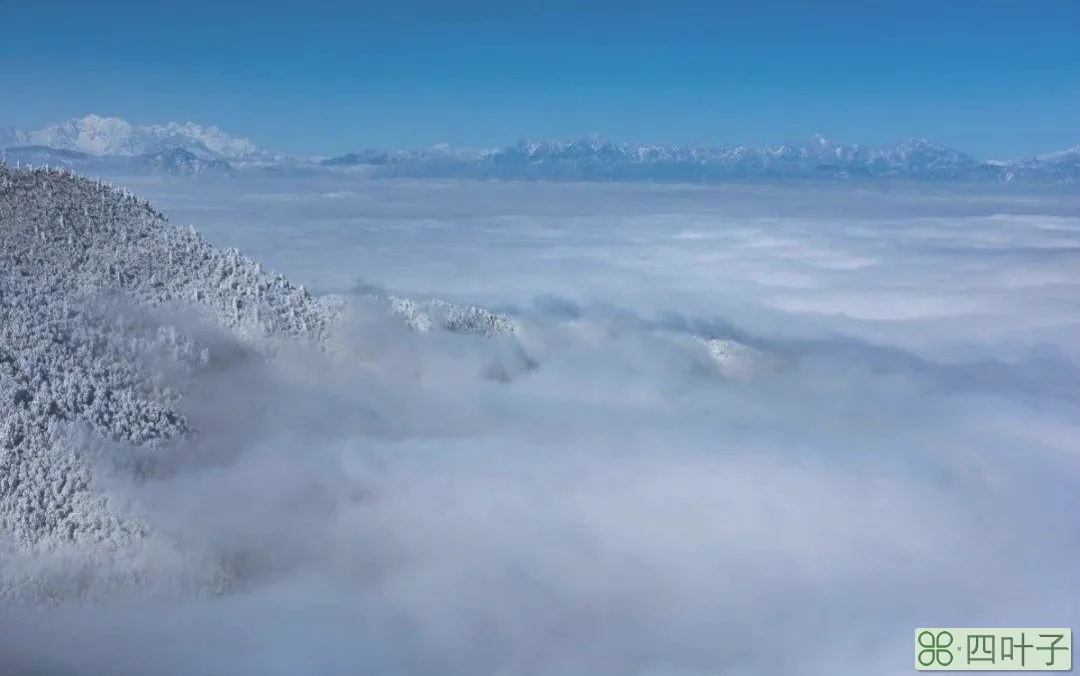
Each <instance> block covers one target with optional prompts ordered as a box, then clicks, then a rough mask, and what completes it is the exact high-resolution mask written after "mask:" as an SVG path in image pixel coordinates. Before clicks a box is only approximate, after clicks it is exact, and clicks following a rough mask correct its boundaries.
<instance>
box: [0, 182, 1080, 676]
mask: <svg viewBox="0 0 1080 676" xmlns="http://www.w3.org/2000/svg"><path fill="white" fill-rule="evenodd" d="M189 185H190V184H170V183H154V184H147V185H145V186H143V188H144V190H143V192H144V193H146V194H147V195H148V196H150V197H153V198H155V201H156V202H158V203H159V204H160V205H162V206H163V207H164V208H165V209H166V211H168V212H169V213H170V214H171V216H172V220H173V221H174V222H180V223H187V222H189V221H191V222H194V223H196V225H199V226H200V227H201V228H202V229H203V230H204V231H205V232H206V234H207V235H208V236H209V237H210V238H211V239H212V240H214V241H217V242H219V243H221V244H223V245H230V246H231V245H237V246H240V247H241V248H242V249H244V250H245V251H247V252H249V253H251V254H253V255H255V256H256V257H259V258H261V259H263V260H265V261H266V262H267V263H268V264H270V265H272V266H273V267H277V268H280V269H282V270H283V271H285V272H286V273H288V274H290V275H291V276H293V277H294V278H295V279H297V281H300V282H303V283H306V284H308V285H309V287H311V288H315V289H320V288H321V289H326V290H335V291H341V290H346V289H349V288H351V287H353V286H354V285H356V284H357V283H358V281H360V280H363V281H365V282H374V283H378V284H384V285H385V286H386V287H388V288H389V289H391V290H392V291H394V292H402V293H407V294H419V295H423V294H437V295H440V296H443V297H449V298H451V299H465V300H472V301H479V302H484V303H488V304H491V305H502V306H505V307H513V308H515V309H516V310H517V311H518V312H519V314H520V315H521V317H522V318H523V321H524V322H525V325H526V328H525V329H524V337H523V344H524V345H525V346H526V349H527V350H528V351H530V352H531V354H532V355H533V356H534V357H535V358H536V359H537V360H538V361H539V368H538V369H536V370H535V371H533V372H531V373H528V374H527V375H524V376H522V377H519V378H517V379H515V380H513V381H511V382H509V383H500V382H493V381H491V380H488V379H485V378H482V377H480V375H479V373H480V371H481V370H482V369H483V368H484V366H485V365H486V364H488V363H489V362H490V361H491V360H493V359H502V360H513V359H514V358H515V357H514V353H513V351H512V350H510V347H509V346H507V345H505V344H500V343H499V342H498V341H496V342H490V341H486V340H484V339H473V338H468V337H462V336H450V335H444V334H438V333H433V334H412V333H407V332H403V331H401V330H400V329H399V328H397V327H395V326H393V325H391V324H388V323H385V322H384V321H383V320H381V319H379V318H378V317H376V316H374V315H367V314H364V313H363V312H362V311H358V312H359V313H360V314H359V315H358V317H357V321H356V322H355V323H354V324H353V325H351V326H349V327H348V328H347V330H345V332H344V333H343V335H342V336H341V337H340V341H341V345H342V346H343V352H342V354H343V355H345V356H346V357H347V359H345V360H344V361H342V362H338V363H333V364H327V363H325V362H324V361H321V359H320V358H317V357H313V356H310V355H307V356H303V355H295V356H292V357H288V358H286V359H284V360H283V361H282V362H281V363H279V364H277V365H275V366H272V367H265V368H262V369H259V370H256V371H254V372H250V371H247V372H241V371H237V372H235V373H231V374H225V375H223V376H221V377H220V378H218V379H217V380H215V381H213V382H207V383H205V388H204V390H203V392H202V395H201V399H200V400H199V401H198V402H196V403H197V405H193V408H192V410H193V411H194V415H195V418H196V422H197V423H201V426H202V427H203V428H204V429H208V430H211V431H213V432H215V433H213V434H210V435H208V437H207V438H206V439H205V440H204V441H203V445H202V446H201V447H199V448H197V449H193V450H191V452H190V453H191V454H190V455H188V456H184V457H176V458H172V460H173V461H175V463H176V466H177V470H176V472H175V473H174V474H173V475H171V476H170V477H168V478H166V479H163V480H161V481H157V482H151V483H147V484H144V485H141V486H132V485H130V484H128V483H125V482H124V480H123V478H122V477H114V478H113V482H112V483H111V484H110V486H111V490H114V491H116V494H117V496H122V497H123V498H124V499H130V500H134V501H136V503H138V504H140V505H142V506H143V508H144V509H145V510H146V512H147V514H148V518H149V519H150V521H151V522H152V523H154V524H156V525H157V526H158V528H159V529H160V530H161V532H162V533H164V534H165V536H167V538H169V542H170V544H169V546H168V547H165V546H162V547H161V548H160V549H155V548H154V547H153V546H151V547H149V548H148V549H147V550H146V551H142V552H139V553H138V555H139V556H140V557H142V558H141V559H140V560H138V561H129V562H128V563H130V564H131V565H132V567H133V568H137V569H138V570H140V571H143V572H148V574H149V575H150V578H151V583H152V584H151V585H150V587H149V589H150V591H147V592H145V594H144V595H143V596H141V597H140V598H136V599H130V598H119V597H117V598H113V599H110V600H108V601H102V602H100V603H98V604H96V605H93V606H91V607H89V608H86V609H83V610H81V611H80V610H74V609H66V608H65V609H54V610H51V611H49V610H38V611H34V612H29V611H23V610H20V611H19V612H18V614H17V615H13V614H12V613H6V612H0V652H2V653H3V654H5V655H11V656H12V657H11V658H10V659H11V660H17V659H25V660H26V664H39V663H41V660H43V659H46V658H47V659H50V660H53V661H54V664H61V663H64V662H65V661H66V663H67V664H66V667H67V668H69V669H70V670H71V673H97V672H93V671H92V670H91V667H93V668H100V669H111V670H112V673H117V674H122V673H148V672H152V673H157V674H173V673H175V674H196V673H198V674H201V673H231V674H277V673H280V674H299V673H322V674H337V673H341V674H345V673H357V672H374V671H377V672H380V673H385V674H424V675H427V674H440V675H441V674H463V675H464V674H470V675H471V674H491V675H494V674H500V675H501V674H514V675H516V674H551V673H563V674H571V673H573V674H584V673H589V674H596V675H600V676H605V675H611V676H614V675H616V674H630V673H646V672H655V671H657V670H664V669H668V670H671V671H684V672H685V671H687V670H689V671H697V672H699V673H700V672H703V673H725V674H726V673H739V674H770V673H791V674H795V673H805V674H815V675H816V674H862V673H877V674H883V675H886V676H888V675H889V674H900V673H908V672H909V671H910V669H911V659H912V656H911V654H910V645H911V637H912V633H913V631H914V628H915V627H916V626H919V625H923V626H926V625H929V626H995V625H1004V626H1020V625H1027V626H1069V625H1070V624H1076V622H1075V621H1076V620H1077V619H1078V616H1077V607H1076V599H1077V598H1080V596H1078V595H1077V590H1076V587H1075V582H1074V574H1073V572H1072V571H1073V570H1074V562H1075V560H1076V553H1077V545H1078V544H1080V543H1078V538H1080V535H1078V533H1080V531H1078V530H1077V528H1076V519H1075V514H1077V511H1076V510H1077V507H1078V506H1080V505H1078V504H1077V502H1078V499H1077V498H1076V497H1075V496H1076V495H1077V494H1078V493H1077V488H1080V462H1078V458H1080V455H1078V453H1080V446H1078V445H1077V442H1076V439H1080V416H1078V415H1076V414H1077V408H1078V407H1080V378H1078V377H1077V376H1078V374H1080V355H1078V354H1077V353H1076V352H1075V350H1076V348H1075V337H1076V335H1078V334H1077V329H1078V328H1080V306H1077V305H1076V303H1075V298H1077V297H1078V295H1077V294H1078V292H1080V265H1078V263H1080V218H1078V217H1076V215H1075V214H1076V212H1075V201H1074V198H1070V197H1068V196H1065V197H1053V196H1043V197H1040V198H1038V199H1032V200H1028V201H1021V200H1019V199H1014V198H1011V197H1007V196H994V195H986V194H982V195H957V196H956V197H955V199H952V200H943V199H942V196H941V195H940V194H934V195H927V194H919V193H895V192H894V193H888V194H885V193H882V194H872V193H869V194H868V193H860V192H855V191H851V192H844V191H826V192H824V193H817V194H815V193H810V192H806V191H791V190H780V189H776V190H764V189H760V188H700V189H686V188H666V187H644V186H618V185H615V186H579V185H545V184H539V185H532V184H484V183H464V184H452V183H451V184H446V183H440V184H426V183H390V182H382V183H380V182H375V183H354V184H350V185H348V186H343V185H338V184H337V183H331V184H327V183H320V184H310V183H305V182H294V183H268V184H263V185H260V184H253V183H238V184H233V185H230V186H229V187H228V188H215V187H212V186H211V187H207V186H204V187H202V188H199V192H189V191H193V190H195V189H194V188H190V187H188V186H189ZM238 186H239V187H238ZM245 191H248V192H245ZM268 196H273V197H274V199H273V200H269V199H262V198H265V197H268ZM255 198H258V199H255ZM1013 212H1016V215H1015V216H1014V215H1012V214H1013ZM690 233H693V234H692V235H691V234H690ZM690 335H698V336H701V337H704V338H734V339H738V340H741V341H744V342H747V343H749V344H751V345H753V346H754V347H756V348H759V349H761V350H764V351H765V352H768V353H770V354H772V355H775V356H776V357H777V358H778V359H780V360H782V362H783V364H784V368H780V369H777V370H775V371H773V370H770V371H769V375H766V376H763V377H760V378H756V379H751V380H749V381H727V380H723V379H718V378H715V377H711V376H709V375H708V374H707V373H703V372H702V371H701V370H700V369H698V368H697V367H696V365H697V364H698V362H697V361H696V359H697V358H698V357H697V353H696V352H694V351H693V350H691V349H690V348H689V347H687V345H688V344H687V343H686V342H685V338H686V337H688V336H690ZM177 543H178V544H177ZM206 561H214V562H221V561H229V562H230V565H231V569H232V571H233V572H234V573H235V575H236V576H237V580H238V581H240V582H243V584H242V585H241V586H240V587H239V589H238V590H237V591H236V592H235V593H234V594H232V595H231V596H227V597H224V598H220V599H193V598H186V599H183V600H177V599H176V598H175V594H170V593H166V591H165V588H166V587H168V586H169V584H171V582H172V581H174V579H178V578H179V577H180V576H181V575H189V574H191V573H192V571H194V573H195V574H198V573H199V572H200V570H201V569H200V565H203V563H205V562H206ZM122 563H123V562H122ZM55 565H61V564H55ZM117 565H121V564H117ZM9 570H10V569H9ZM20 656H23V657H21V658H20ZM804 660H806V661H804ZM16 664H17V663H16ZM79 669H82V670H83V671H79Z"/></svg>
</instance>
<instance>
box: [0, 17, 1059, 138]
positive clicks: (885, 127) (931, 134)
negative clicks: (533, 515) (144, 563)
mask: <svg viewBox="0 0 1080 676" xmlns="http://www.w3.org/2000/svg"><path fill="white" fill-rule="evenodd" d="M161 4H163V3H152V2H146V1H145V0H143V1H141V2H126V1H125V0H113V1H109V2H102V3H94V2H85V1H82V2H74V1H71V0H60V1H58V2H51V3H35V2H19V3H6V2H3V3H0V26H2V27H3V38H2V39H0V125H15V126H33V127H36V126H39V125H41V124H44V123H47V122H54V121H58V120H61V119H65V118H68V117H74V116H81V115H85V114H87V113H90V112H94V113H98V114H102V115H115V116H119V117H124V118H125V119H128V120H129V121H132V122H135V123H155V122H165V121H170V120H181V121H186V120H191V121H194V122H199V123H203V124H217V125H218V126H220V127H222V128H223V129H225V130H226V131H229V132H231V133H235V134H239V135H244V136H248V137H250V138H252V139H253V140H254V141H256V142H257V143H259V144H261V145H264V146H267V147H271V148H274V149H278V150H282V151H286V152H294V153H316V154H321V153H338V152H343V151H346V150H352V149H357V148H361V147H371V146H377V147H421V146H425V145H430V144H432V143H437V142H450V143H454V144H458V145H495V144H502V143H507V142H512V141H514V140H515V139H517V138H520V137H542V138H575V137H579V136H582V135H585V134H589V133H593V132H597V133H600V134H602V135H603V136H605V137H607V138H610V139H613V140H626V141H641V142H658V143H669V142H675V143H726V142H732V143H734V142H783V141H802V140H805V139H808V138H809V137H810V136H811V135H813V134H814V133H822V134H825V135H826V136H828V137H831V138H836V139H838V140H844V141H849V142H858V143H870V144H877V143H887V142H891V141H895V140H900V139H903V138H907V137H926V138H929V139H931V140H934V141H938V142H942V143H947V144H950V145H953V146H956V147H958V148H960V149H961V150H965V151H968V152H971V153H973V154H976V155H979V156H981V157H1008V156H1016V155H1025V154H1033V153H1039V152H1048V151H1053V150H1058V149H1061V148H1064V147H1068V146H1073V145H1077V144H1080V114H1078V113H1080V2H1077V1H1076V0H1014V1H1011V2H1004V1H1001V0H908V1H906V2H895V1H893V0H862V1H861V2H849V1H843V2H841V1H831V0H822V1H819V2H811V1H810V0H757V1H755V2H737V3H733V2H721V1H720V0H713V1H711V2H707V1H705V0H700V1H690V0H665V1H662V2H645V1H644V0H639V1H638V2H625V1H624V2H620V3H616V2H608V1H607V0H599V1H594V2H589V1H588V0H577V1H576V2H574V1H570V0H544V1H543V2H541V1H530V2H510V1H507V0H503V1H502V2H490V1H483V0H461V1H458V2H436V1H434V0H392V1H382V0H380V1H379V2H372V1H370V0H369V1H366V2H365V0H356V1H354V2H340V3H336V2H329V3H319V2H314V1H312V2H305V3H289V4H280V3H278V4H275V3H273V2H259V3H256V2H242V3H241V2H228V1H226V0H221V1H219V2H205V1H203V0H190V1H188V2H184V3H182V4H180V6H179V7H178V6H177V5H173V6H172V7H169V8H163V7H161V6H160V5H161ZM16 8H17V9H16Z"/></svg>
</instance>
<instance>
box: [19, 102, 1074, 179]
mask: <svg viewBox="0 0 1080 676" xmlns="http://www.w3.org/2000/svg"><path fill="white" fill-rule="evenodd" d="M0 162H6V163H7V164H15V165H17V164H23V165H31V166H43V165H45V166H56V167H65V168H68V169H72V170H75V171H78V172H80V173H83V174H90V175H98V176H131V175H141V174H148V173H149V174H166V175H176V176H202V175H212V176H239V175H262V176H268V175H269V176H284V175H297V174H309V175H310V174H326V173H331V174H332V173H340V172H349V173H359V174H361V175H363V176H365V177H368V178H384V177H397V178H444V179H482V180H487V179H495V180H535V181H662V182H670V183H714V182H726V181H761V180H766V181H772V180H790V179H797V180H818V181H821V180H825V181H851V180H861V181H867V180H875V181H876V180H896V181H919V182H933V183H940V182H950V183H965V182H966V183H986V182H989V183H1015V182H1025V183H1075V182H1078V181H1080V149H1078V148H1072V149H1069V150H1065V151H1062V152H1059V153H1053V154H1049V155H1042V156H1038V157H1028V158H1023V159H1017V160H1010V161H1004V162H1002V161H995V160H990V161H987V160H980V159H977V158H975V157H973V156H972V155H968V154H966V153H963V152H960V151H958V150H955V149H953V148H950V147H947V146H943V145H940V144H937V143H932V142H930V141H928V140H925V139H909V140H907V141H902V142H900V143H895V144H892V145H887V146H881V147H871V146H865V145H852V144H846V143H841V142H837V141H834V140H831V139H828V138H825V137H824V136H821V135H820V134H818V135H815V136H814V137H812V138H810V139H808V140H806V141H805V142H802V143H794V144H774V145H749V144H743V145H711V146H706V145H696V146H687V145H642V144H630V143H617V142H612V141H608V140H605V139H603V138H601V137H600V136H599V135H597V134H592V135H590V136H586V137H583V138H579V139H576V140H570V141H557V140H556V141H552V140H532V139H522V140H519V141H518V142H516V143H513V144H510V145H506V146H503V147H497V148H491V149H487V150H475V149H465V148H457V147H453V146H450V145H448V144H439V145H436V146H433V147H431V148H427V149H423V150H377V149H361V150H358V151H356V152H350V153H345V154H341V155H337V156H334V157H329V158H299V157H289V156H286V155H282V154H278V153H273V152H270V151H267V150H264V149H262V148H260V147H258V146H256V145H255V144H254V143H252V142H251V141H250V140H248V139H246V138H241V137H236V136H230V135H228V134H226V133H225V132H223V131H221V130H220V129H219V128H217V127H214V126H210V127H204V126H200V125H197V124H194V123H191V122H187V123H183V124H179V123H176V122H172V123H169V124H165V125H147V126H136V125H132V124H130V123H128V122H125V121H124V120H122V119H119V118H115V117H102V116H99V115H88V116H86V117H84V118H81V119H75V120H68V121H67V122H61V123H59V124H55V125H51V126H47V127H44V128H42V129H38V130H36V131H23V130H17V129H10V130H7V131H4V130H0Z"/></svg>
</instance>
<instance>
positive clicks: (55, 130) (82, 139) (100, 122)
mask: <svg viewBox="0 0 1080 676" xmlns="http://www.w3.org/2000/svg"><path fill="white" fill-rule="evenodd" d="M0 146H7V147H13V146H43V147H48V148H53V149H57V150H68V151H74V152H80V153H86V154H88V155H143V154H147V153H155V152H160V151H162V150H165V149H170V148H183V149H185V150H187V151H188V152H191V153H193V154H195V155H196V156H198V157H200V158H205V159H224V160H246V159H255V158H258V157H262V156H266V155H268V153H266V151H263V150H261V149H260V148H259V147H258V146H256V145H255V144H254V143H252V142H251V141H249V140H248V139H246V138H239V137H234V136H230V135H228V134H226V133H225V132H223V131H221V130H220V129H218V128H217V127H214V126H211V127H203V126H200V125H198V124H194V123H192V122H185V123H182V124H181V123H177V122H170V123H168V124H165V125H145V126H136V125H133V124H131V123H129V122H127V121H125V120H122V119H120V118H117V117H105V116H102V115H97V114H91V115H87V116H86V117H82V118H76V119H71V120H65V121H64V122H59V123H57V124H53V125H48V126H46V127H42V128H41V129H36V130H33V131H23V130H17V129H13V130H9V131H7V132H4V131H0Z"/></svg>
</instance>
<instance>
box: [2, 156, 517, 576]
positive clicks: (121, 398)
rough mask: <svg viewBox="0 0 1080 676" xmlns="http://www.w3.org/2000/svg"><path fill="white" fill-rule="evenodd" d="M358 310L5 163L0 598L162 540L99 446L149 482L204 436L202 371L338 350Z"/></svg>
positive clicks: (472, 311)
mask: <svg viewBox="0 0 1080 676" xmlns="http://www.w3.org/2000/svg"><path fill="white" fill-rule="evenodd" d="M382 301H383V303H384V304H385V306H386V310H387V312H388V313H389V314H391V315H395V316H397V317H398V318H399V319H400V320H402V321H403V322H404V323H405V324H406V325H407V326H409V327H411V328H413V329H415V330H428V329H431V328H440V327H441V328H443V329H446V330H449V331H458V332H470V333H478V334H483V335H492V334H494V333H499V332H503V333H507V332H512V331H513V326H512V324H511V323H510V322H509V320H507V319H505V318H502V317H499V316H497V315H494V314H493V313H490V312H487V311H484V310H480V309H478V308H458V307H456V306H453V305H450V304H447V303H440V302H428V303H413V302H411V301H406V300H402V299H396V298H384V299H382ZM343 307H344V302H343V299H341V298H335V297H323V298H320V297H315V296H312V295H311V294H309V293H308V292H306V291H305V290H304V289H303V287H301V286H298V285H296V284H293V283H292V282H290V281H289V280H287V279H286V278H285V277H283V276H281V275H279V274H274V273H272V272H268V271H265V270H264V269H263V268H262V266H261V265H260V264H259V263H257V262H255V261H253V260H251V259H249V258H246V257H244V256H243V255H241V254H240V253H239V252H238V251H236V250H220V249H217V248H215V247H214V246H212V245H211V244H210V243H208V242H207V241H206V240H204V239H203V238H202V237H201V236H200V235H199V234H198V233H197V232H196V231H195V230H194V229H192V228H185V227H176V226H173V225H172V224H170V223H168V222H167V219H166V217H165V216H163V215H162V214H160V213H158V212H157V211H155V210H154V209H153V208H152V207H151V206H150V205H149V204H148V203H146V202H145V201H143V200H140V199H138V198H136V197H135V196H133V195H132V194H131V193H129V192H128V191H126V190H124V189H121V188H116V187H113V186H110V185H108V184H105V183H103V182H100V181H94V180H89V179H86V178H81V177H77V176H73V175H71V174H70V173H67V172H63V171H57V170H48V169H29V170H28V169H13V168H10V167H7V166H5V165H3V164H0V598H4V597H5V596H19V595H23V596H25V595H26V594H27V593H28V592H27V590H26V589H25V588H24V587H25V586H26V585H27V584H31V583H28V582H27V581H26V580H21V581H16V582H13V581H12V579H11V576H5V574H4V566H5V565H9V564H11V562H12V561H14V560H15V559H16V558H17V556H22V555H26V554H27V552H30V553H33V552H43V551H53V552H55V551H57V550H63V549H64V548H71V547H83V548H84V550H85V549H86V548H87V547H89V548H91V549H93V550H94V551H100V552H103V554H102V556H104V557H105V558H103V559H101V560H100V561H99V563H100V564H101V566H106V567H107V552H109V551H114V550H116V549H117V548H122V547H125V546H129V545H130V543H131V542H133V541H139V540H141V539H144V538H149V537H153V535H154V534H153V532H152V530H153V529H152V528H151V527H150V526H149V525H148V524H147V523H145V522H144V520H143V519H141V518H140V517H139V516H138V514H137V510H131V509H128V508H127V507H126V506H125V505H123V504H117V500H115V499H113V498H111V497H110V496H109V494H108V491H107V490H99V489H97V488H95V487H94V472H93V465H94V457H93V453H92V449H93V448H95V447H96V446H97V445H100V444H112V445H113V447H115V446H116V445H120V446H124V447H128V448H130V458H131V467H130V468H129V469H130V470H131V472H133V473H134V474H136V475H137V474H138V473H139V472H140V471H147V470H146V469H145V467H150V466H152V464H153V460H154V453H155V449H160V448H163V447H166V446H168V445H170V444H172V443H174V442H176V441H177V440H182V439H185V438H188V437H191V436H192V435H198V434H199V430H198V429H196V428H195V426H194V425H192V423H191V422H190V420H189V418H188V416H187V415H185V394H186V393H187V390H189V389H190V386H191V385H192V383H194V382H196V381H197V380H198V378H200V376H202V375H203V374H207V373H220V372H221V371H222V370H227V369H229V368H233V367H235V366H236V365H238V364H243V363H244V362H245V360H251V359H266V358H269V357H272V356H273V355H274V354H275V351H276V350H278V349H279V347H280V346H282V345H284V344H288V343H289V342H290V341H291V342H293V343H297V342H298V343H300V344H306V345H310V346H314V347H315V348H316V349H325V347H326V345H327V340H328V336H329V335H330V329H331V326H332V325H333V323H334V322H335V321H336V319H337V317H339V316H340V315H341V312H342V308H343ZM144 466H145V467H144ZM12 565H13V564H12ZM42 574H43V575H44V574H45V573H42ZM125 574H127V573H125ZM94 575H96V576H98V577H100V576H101V575H103V573H101V571H95V572H94ZM32 584H35V585H38V586H40V587H41V588H46V587H47V588H48V589H49V590H50V591H49V594H53V595H55V594H60V595H64V594H83V593H85V592H87V590H86V589H84V588H83V587H85V586H87V585H88V584H89V583H87V582H86V581H85V580H83V581H79V580H67V581H65V582H64V583H63V584H60V583H59V582H57V581H56V580H36V581H32ZM64 584H66V585H67V587H66V588H65V587H64ZM13 585H14V587H13ZM20 585H21V586H20ZM15 587H18V588H15Z"/></svg>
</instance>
